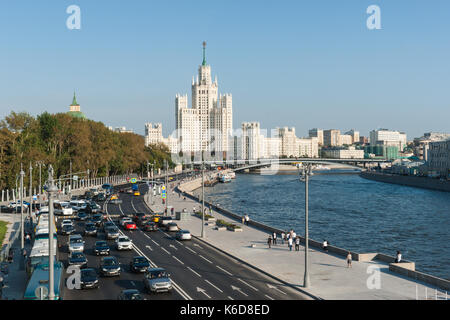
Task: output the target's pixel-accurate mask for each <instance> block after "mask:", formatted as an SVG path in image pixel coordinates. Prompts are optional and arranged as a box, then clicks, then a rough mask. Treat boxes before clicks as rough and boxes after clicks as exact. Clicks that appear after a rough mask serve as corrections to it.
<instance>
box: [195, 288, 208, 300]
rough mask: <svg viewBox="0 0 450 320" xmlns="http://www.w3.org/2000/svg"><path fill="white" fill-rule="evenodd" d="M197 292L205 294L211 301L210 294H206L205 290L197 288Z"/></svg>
mask: <svg viewBox="0 0 450 320" xmlns="http://www.w3.org/2000/svg"><path fill="white" fill-rule="evenodd" d="M197 292H201V293H203V294H204V295H205V296H207V297H208V298H209V299H211V297H210V296H208V294H207V293H206V292H205V289H202V288H199V287H197Z"/></svg>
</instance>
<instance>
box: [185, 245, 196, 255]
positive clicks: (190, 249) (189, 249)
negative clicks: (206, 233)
mask: <svg viewBox="0 0 450 320" xmlns="http://www.w3.org/2000/svg"><path fill="white" fill-rule="evenodd" d="M186 249H188V250H189V251H190V252H192V253H195V254H197V252H195V251H194V250H192V249H191V248H189V247H186Z"/></svg>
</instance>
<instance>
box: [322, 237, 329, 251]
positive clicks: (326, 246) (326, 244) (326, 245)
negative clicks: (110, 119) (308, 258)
mask: <svg viewBox="0 0 450 320" xmlns="http://www.w3.org/2000/svg"><path fill="white" fill-rule="evenodd" d="M322 248H323V250H324V251H325V252H328V241H327V240H324V241H323V244H322Z"/></svg>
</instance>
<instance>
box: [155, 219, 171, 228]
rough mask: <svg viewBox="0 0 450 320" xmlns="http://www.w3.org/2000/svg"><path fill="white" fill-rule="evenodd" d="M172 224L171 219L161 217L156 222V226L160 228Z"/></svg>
mask: <svg viewBox="0 0 450 320" xmlns="http://www.w3.org/2000/svg"><path fill="white" fill-rule="evenodd" d="M171 222H172V217H161V218H160V219H159V221H158V224H159V225H160V226H162V227H164V226H166V225H168V224H169V223H171Z"/></svg>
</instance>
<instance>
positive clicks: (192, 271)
mask: <svg viewBox="0 0 450 320" xmlns="http://www.w3.org/2000/svg"><path fill="white" fill-rule="evenodd" d="M187 268H188V269H189V270H191V271H192V272H193V273H195V274H196V275H197V276H199V277H200V278H201V277H202V276H201V275H200V274H198V273H197V272H195V271H194V270H192V269H191V268H190V267H187Z"/></svg>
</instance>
